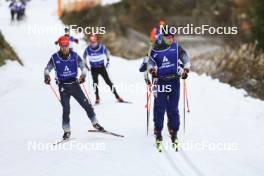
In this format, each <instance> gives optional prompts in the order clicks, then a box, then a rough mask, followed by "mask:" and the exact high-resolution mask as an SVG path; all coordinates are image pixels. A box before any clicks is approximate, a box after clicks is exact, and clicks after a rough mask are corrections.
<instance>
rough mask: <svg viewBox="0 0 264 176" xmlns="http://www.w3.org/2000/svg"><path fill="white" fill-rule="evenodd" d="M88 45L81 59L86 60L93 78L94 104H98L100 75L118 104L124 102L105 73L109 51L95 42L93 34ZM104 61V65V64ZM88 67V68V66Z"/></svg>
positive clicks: (108, 62) (95, 37) (108, 61)
mask: <svg viewBox="0 0 264 176" xmlns="http://www.w3.org/2000/svg"><path fill="white" fill-rule="evenodd" d="M89 40H90V45H89V46H88V47H87V48H86V49H85V51H84V53H83V59H84V60H85V61H86V59H87V58H88V62H86V63H87V65H86V66H87V68H88V70H91V74H92V78H93V87H94V88H95V96H96V100H95V104H99V103H100V96H99V88H98V83H99V82H98V77H99V75H101V76H102V77H103V79H104V81H105V83H106V84H107V85H108V86H109V87H110V89H111V91H112V92H113V94H114V95H115V98H116V99H117V101H118V102H120V103H123V102H125V101H124V100H123V99H122V98H121V97H120V96H119V95H118V93H117V90H116V88H115V86H114V84H113V83H112V81H111V79H110V77H109V74H108V72H107V68H108V67H109V64H110V59H109V57H110V56H109V55H110V54H109V51H108V50H107V49H106V47H105V45H104V44H102V43H99V42H98V41H97V36H96V35H95V34H93V35H91V36H90V37H89ZM105 61H106V64H105ZM88 65H90V67H91V68H90V67H89V66H88Z"/></svg>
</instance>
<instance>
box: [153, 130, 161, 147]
mask: <svg viewBox="0 0 264 176" xmlns="http://www.w3.org/2000/svg"><path fill="white" fill-rule="evenodd" d="M154 134H155V136H156V147H157V149H158V152H162V135H161V131H157V130H155V132H154Z"/></svg>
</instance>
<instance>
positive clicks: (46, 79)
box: [44, 58, 54, 84]
mask: <svg viewBox="0 0 264 176" xmlns="http://www.w3.org/2000/svg"><path fill="white" fill-rule="evenodd" d="M53 69H54V63H53V61H52V58H50V60H49V62H48V64H47V66H46V67H45V69H44V82H45V83H46V84H50V76H49V73H50V72H51V70H53Z"/></svg>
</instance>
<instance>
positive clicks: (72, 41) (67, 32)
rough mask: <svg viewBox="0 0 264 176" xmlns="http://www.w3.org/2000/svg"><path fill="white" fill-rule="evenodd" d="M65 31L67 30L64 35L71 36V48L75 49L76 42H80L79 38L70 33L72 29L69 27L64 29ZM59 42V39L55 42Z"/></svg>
mask: <svg viewBox="0 0 264 176" xmlns="http://www.w3.org/2000/svg"><path fill="white" fill-rule="evenodd" d="M64 32H65V34H64V36H65V37H68V38H69V41H70V46H69V47H70V50H73V45H74V43H76V44H78V43H79V40H78V39H77V38H75V37H73V36H72V35H70V29H69V28H65V29H64ZM58 43H59V41H58V40H57V41H56V42H55V44H56V45H57V44H58Z"/></svg>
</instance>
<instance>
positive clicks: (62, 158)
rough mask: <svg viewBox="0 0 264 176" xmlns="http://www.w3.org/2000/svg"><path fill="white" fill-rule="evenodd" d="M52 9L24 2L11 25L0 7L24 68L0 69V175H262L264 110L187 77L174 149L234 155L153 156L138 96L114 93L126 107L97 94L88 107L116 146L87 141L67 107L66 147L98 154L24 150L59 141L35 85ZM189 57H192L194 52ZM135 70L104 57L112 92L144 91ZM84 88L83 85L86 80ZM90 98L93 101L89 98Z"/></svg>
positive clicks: (52, 113) (55, 119)
mask: <svg viewBox="0 0 264 176" xmlns="http://www.w3.org/2000/svg"><path fill="white" fill-rule="evenodd" d="M55 8H56V1H51V0H49V1H47V0H46V1H42V0H41V1H40V0H39V1H38V0H35V1H32V2H31V3H30V4H29V8H28V13H27V19H26V21H25V22H21V23H13V24H11V23H10V21H9V12H8V10H7V4H6V3H5V2H4V3H2V5H1V6H0V30H2V32H3V35H4V36H5V38H6V39H7V41H8V42H9V43H10V44H11V45H12V46H13V47H14V48H15V50H16V51H17V53H18V55H19V56H20V57H21V59H22V60H23V62H24V64H25V67H23V68H22V67H21V66H20V65H18V64H17V63H15V62H8V64H6V65H5V66H3V67H1V68H0V75H1V76H0V82H1V84H0V108H1V109H0V119H1V123H0V138H1V140H0V155H1V158H0V168H1V169H0V175H4V176H13V175H22V176H23V175H25V176H26V175H27V176H31V175H32V176H33V175H40V176H42V175H43V176H44V175H45V176H46V175H49V176H53V175H54V176H55V175H56V176H57V175H64V176H71V175H87V174H88V175H100V176H104V175H118V176H119V175H120V176H123V175H152V176H160V175H168V176H170V175H185V176H192V175H194V176H195V175H199V176H202V175H216V176H218V175H219V176H221V175H230V176H234V175H245V176H248V175H251V176H253V175H255V176H258V175H259V176H260V175H264V169H263V167H262V165H263V164H262V163H263V158H264V153H263V150H264V142H263V137H264V123H263V122H264V103H263V102H262V101H259V100H256V99H253V98H249V97H244V94H245V92H244V91H243V90H237V89H235V88H231V87H230V86H228V85H226V84H222V83H219V82H218V81H217V80H212V79H211V78H209V77H207V76H198V75H196V74H194V73H191V75H190V79H189V80H188V87H189V99H190V106H191V113H190V114H187V117H186V118H187V127H186V129H187V132H186V133H185V134H183V133H182V129H181V131H180V134H179V138H180V141H182V142H183V143H192V142H198V143H199V142H206V141H209V142H215V143H220V142H224V143H234V144H235V145H236V146H237V148H238V149H237V150H236V151H210V150H207V149H206V150H199V149H198V148H196V149H192V150H188V149H187V148H183V149H182V150H181V151H180V152H179V153H175V152H173V151H171V150H166V151H165V152H163V153H162V154H160V153H157V151H156V150H155V148H154V143H153V142H154V139H153V136H152V135H149V136H146V117H145V114H146V113H145V109H144V105H145V92H144V91H143V90H138V91H134V92H133V91H131V92H125V91H123V92H122V91H120V94H121V95H122V96H123V97H124V98H126V99H128V100H131V101H133V104H131V105H130V104H117V103H116V102H115V100H114V97H113V95H111V94H110V93H109V92H101V97H102V101H103V103H102V105H99V106H96V107H95V111H96V113H97V116H98V119H99V120H100V122H101V123H102V124H103V125H104V126H105V127H106V128H107V129H110V130H113V131H115V132H118V133H121V134H124V135H125V136H126V137H125V138H124V139H119V138H114V137H112V136H106V135H100V134H88V133H87V129H90V128H91V125H90V122H89V120H88V119H87V118H86V115H85V113H84V111H83V110H82V109H81V108H80V106H79V105H78V104H77V103H76V102H75V101H74V100H72V101H71V105H72V107H71V125H72V136H73V137H74V138H76V141H73V142H77V143H80V144H91V143H92V144H95V145H96V144H98V145H99V144H102V145H103V146H104V149H105V150H103V151H95V150H91V151H89V150H78V149H77V148H73V149H72V150H44V151H41V150H40V151H32V150H29V149H28V142H30V141H31V142H32V141H33V142H37V143H41V144H48V143H51V142H54V140H56V139H58V138H60V137H61V135H62V130H61V107H60V104H59V103H58V101H57V100H56V98H55V97H54V96H53V94H52V92H51V90H50V88H49V87H48V86H46V85H44V84H43V68H44V66H45V64H46V63H47V61H48V60H49V57H50V56H51V54H52V53H53V52H54V51H56V49H57V48H56V46H55V45H54V41H55V40H56V39H57V37H58V36H59V35H60V34H61V33H62V31H63V24H62V23H61V22H60V21H59V19H58V18H57V17H56V16H55V14H56V9H55ZM32 26H33V27H34V26H37V27H54V26H57V27H58V29H59V30H58V32H54V33H48V34H42V35H34V34H32V33H29V27H32ZM84 47H85V46H84V43H81V45H80V46H78V48H76V49H77V50H78V52H79V54H82V52H83V49H84ZM192 51H193V53H195V49H192ZM193 53H191V54H193ZM139 64H140V61H126V60H123V59H120V58H118V57H112V58H111V70H110V72H111V77H112V78H113V81H114V82H115V83H116V84H117V86H119V84H121V83H123V84H129V85H135V84H141V85H144V81H143V78H142V75H141V74H140V73H139V72H138V65H139ZM120 68H122V69H120ZM87 82H88V83H91V78H90V75H89V79H88V81H87ZM100 82H102V80H100ZM53 86H55V85H54V82H53ZM86 87H88V85H87V84H86ZM142 89H144V86H143V88H142ZM91 91H92V89H89V92H91ZM91 98H92V100H94V96H93V95H91ZM181 102H182V100H181ZM180 109H181V110H182V107H180ZM152 128H153V126H152V123H151V130H152ZM163 133H164V136H165V141H166V140H167V141H169V137H168V135H167V129H166V128H165V129H164V132H163ZM73 142H70V144H72V143H73ZM65 145H66V144H65Z"/></svg>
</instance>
